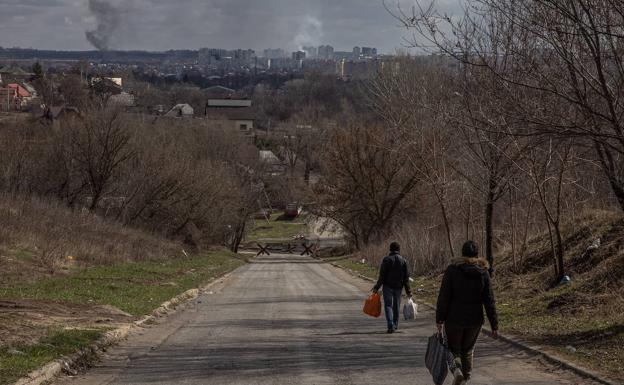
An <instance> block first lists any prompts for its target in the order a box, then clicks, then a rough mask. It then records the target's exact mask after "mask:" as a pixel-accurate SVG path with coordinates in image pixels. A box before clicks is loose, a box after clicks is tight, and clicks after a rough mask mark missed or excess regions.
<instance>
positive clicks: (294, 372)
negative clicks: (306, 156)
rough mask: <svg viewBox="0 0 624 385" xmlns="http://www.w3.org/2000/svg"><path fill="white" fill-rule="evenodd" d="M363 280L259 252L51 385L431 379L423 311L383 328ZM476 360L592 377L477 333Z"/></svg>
mask: <svg viewBox="0 0 624 385" xmlns="http://www.w3.org/2000/svg"><path fill="white" fill-rule="evenodd" d="M369 286H370V284H368V283H366V282H363V281H361V280H358V279H356V278H353V277H351V276H350V275H348V274H347V273H345V272H343V271H341V270H339V269H336V268H333V267H331V266H329V265H326V264H322V263H319V262H317V261H316V260H313V259H310V258H307V257H297V256H279V255H278V256H276V255H272V256H270V257H263V258H259V259H257V260H256V261H255V262H254V263H251V264H249V265H247V266H244V267H242V268H241V269H239V270H238V271H237V272H235V273H234V274H233V275H231V276H230V277H229V278H227V279H225V280H224V281H223V282H221V283H219V284H217V285H216V286H214V287H213V288H212V289H211V290H212V291H213V292H209V293H206V294H204V295H202V296H201V297H200V298H199V299H198V301H195V302H193V303H192V304H189V305H187V306H186V308H185V309H184V310H183V311H181V312H178V313H176V314H174V315H172V316H170V317H169V318H168V319H166V320H163V321H161V322H160V323H159V324H156V325H154V326H152V327H150V328H147V329H145V330H144V331H142V332H141V334H137V335H135V336H132V337H131V338H130V339H129V340H128V341H127V342H125V343H124V344H123V345H122V346H120V347H118V348H116V349H114V350H113V351H112V352H110V353H109V355H108V356H107V357H105V359H104V360H103V361H102V362H101V363H100V364H99V365H98V366H97V367H96V368H94V369H92V370H91V371H90V372H88V373H87V374H85V375H81V376H78V377H76V378H63V379H60V380H59V383H60V384H68V385H82V384H89V385H93V384H96V385H97V384H223V385H227V384H245V385H247V384H297V385H306V384H310V385H311V384H315V385H321V384H345V385H347V384H374V385H380V384H392V383H395V384H431V380H430V377H429V374H428V372H427V370H426V369H425V368H424V354H425V349H426V340H427V337H428V336H429V335H431V334H432V332H433V321H432V318H431V317H432V314H431V313H430V312H421V314H420V315H419V317H418V318H417V320H415V321H410V322H403V323H402V324H401V325H400V326H401V330H400V332H399V333H397V334H393V335H387V334H385V325H384V321H383V320H381V319H372V318H367V317H366V316H364V315H363V314H362V313H361V307H362V301H363V299H364V297H365V296H366V291H367V290H368V289H370V287H369ZM503 326H504V325H503ZM476 367H477V369H476V371H475V375H474V380H473V382H472V383H474V384H480V385H488V384H497V385H498V384H505V385H516V384H517V385H520V384H526V385H528V384H531V385H540V384H543V385H547V384H548V385H553V384H591V382H590V381H588V380H584V379H581V378H578V377H575V376H573V375H572V374H570V373H567V372H563V371H558V370H556V369H555V368H552V367H549V366H547V365H545V364H542V363H540V362H539V360H538V359H536V358H535V357H531V356H528V355H526V354H525V353H521V352H518V351H517V350H515V349H513V348H511V347H509V346H507V345H506V344H504V343H502V342H498V341H493V340H491V339H488V338H485V337H484V338H483V339H482V340H481V341H480V342H479V345H478V348H477V354H476ZM447 382H448V383H449V384H450V382H451V381H450V380H447Z"/></svg>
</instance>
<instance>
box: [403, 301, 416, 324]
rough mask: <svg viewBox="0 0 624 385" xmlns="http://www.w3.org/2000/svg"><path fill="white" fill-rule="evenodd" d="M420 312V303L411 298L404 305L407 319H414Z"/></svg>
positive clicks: (404, 314) (404, 313)
mask: <svg viewBox="0 0 624 385" xmlns="http://www.w3.org/2000/svg"><path fill="white" fill-rule="evenodd" d="M416 314H418V304H416V302H414V301H413V300H412V299H411V298H410V299H408V300H407V303H406V304H405V305H403V317H405V319H406V320H412V319H414V318H415V317H416Z"/></svg>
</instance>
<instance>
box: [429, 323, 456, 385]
mask: <svg viewBox="0 0 624 385" xmlns="http://www.w3.org/2000/svg"><path fill="white" fill-rule="evenodd" d="M452 357H453V356H452V355H451V353H450V352H449V350H448V348H447V346H446V344H445V342H444V338H443V337H442V333H436V334H434V335H432V336H431V337H429V343H428V344H427V353H425V366H427V369H429V373H431V376H433V383H434V384H436V385H442V384H443V383H444V380H446V376H448V372H449V362H452V360H453V358H452Z"/></svg>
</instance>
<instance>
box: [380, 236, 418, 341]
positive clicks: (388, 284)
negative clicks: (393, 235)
mask: <svg viewBox="0 0 624 385" xmlns="http://www.w3.org/2000/svg"><path fill="white" fill-rule="evenodd" d="M400 250H401V247H400V246H399V244H398V243H397V242H392V243H391V244H390V255H388V256H387V257H385V258H384V259H383V261H382V262H381V267H380V268H379V279H378V280H377V283H376V284H375V286H374V287H373V292H374V293H376V292H378V291H379V288H380V287H382V286H383V300H384V312H385V313H386V321H387V322H388V333H394V332H395V331H396V330H397V329H398V328H399V307H400V305H401V293H402V292H403V288H405V293H406V294H407V296H408V297H410V298H411V297H412V291H411V289H410V284H409V278H410V273H409V268H408V266H407V262H406V261H405V258H403V257H402V256H401V254H399V251H400Z"/></svg>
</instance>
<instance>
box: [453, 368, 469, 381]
mask: <svg viewBox="0 0 624 385" xmlns="http://www.w3.org/2000/svg"><path fill="white" fill-rule="evenodd" d="M453 377H455V379H454V380H453V385H464V384H465V383H466V381H465V380H464V374H463V373H462V371H461V369H460V368H455V370H453Z"/></svg>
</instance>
